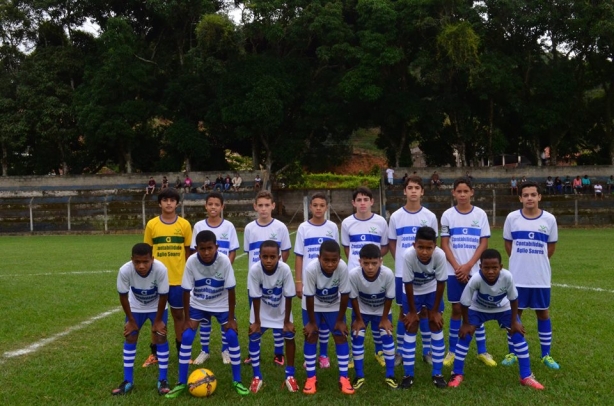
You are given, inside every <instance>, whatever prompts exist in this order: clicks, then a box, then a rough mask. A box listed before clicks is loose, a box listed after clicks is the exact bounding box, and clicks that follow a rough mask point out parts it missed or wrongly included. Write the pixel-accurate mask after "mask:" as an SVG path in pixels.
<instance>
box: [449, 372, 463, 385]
mask: <svg viewBox="0 0 614 406" xmlns="http://www.w3.org/2000/svg"><path fill="white" fill-rule="evenodd" d="M463 379H464V377H463V375H461V374H452V376H451V377H450V381H449V382H448V386H449V387H450V388H458V386H459V385H460V384H461V382H463Z"/></svg>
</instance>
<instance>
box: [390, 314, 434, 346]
mask: <svg viewBox="0 0 614 406" xmlns="http://www.w3.org/2000/svg"><path fill="white" fill-rule="evenodd" d="M404 339H405V324H404V323H403V322H402V321H401V320H399V321H397V354H401V355H403V340H404ZM429 340H430V335H429Z"/></svg>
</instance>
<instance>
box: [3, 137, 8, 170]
mask: <svg viewBox="0 0 614 406" xmlns="http://www.w3.org/2000/svg"><path fill="white" fill-rule="evenodd" d="M2 176H9V152H8V149H7V148H6V143H5V142H3V143H2Z"/></svg>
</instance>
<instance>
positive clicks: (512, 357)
mask: <svg viewBox="0 0 614 406" xmlns="http://www.w3.org/2000/svg"><path fill="white" fill-rule="evenodd" d="M516 361H518V357H517V356H516V354H514V353H509V354H507V355H506V356H505V357H504V358H503V361H501V365H503V366H505V367H511V366H512V365H514V364H515V363H516Z"/></svg>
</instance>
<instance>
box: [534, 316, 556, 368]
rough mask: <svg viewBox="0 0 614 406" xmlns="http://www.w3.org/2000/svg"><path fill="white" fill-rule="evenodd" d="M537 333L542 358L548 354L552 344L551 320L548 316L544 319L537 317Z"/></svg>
mask: <svg viewBox="0 0 614 406" xmlns="http://www.w3.org/2000/svg"><path fill="white" fill-rule="evenodd" d="M537 333H538V334H539V344H540V345H541V348H542V358H544V357H545V356H546V355H550V345H551V344H552V322H551V321H550V318H548V319H546V320H539V319H537Z"/></svg>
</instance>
